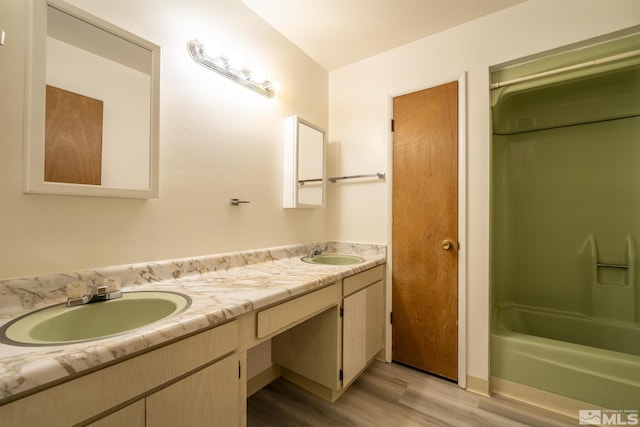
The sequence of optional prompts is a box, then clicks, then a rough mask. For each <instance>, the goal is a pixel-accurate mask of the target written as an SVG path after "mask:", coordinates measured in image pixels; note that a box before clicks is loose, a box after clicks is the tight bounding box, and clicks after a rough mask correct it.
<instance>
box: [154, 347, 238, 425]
mask: <svg viewBox="0 0 640 427" xmlns="http://www.w3.org/2000/svg"><path fill="white" fill-rule="evenodd" d="M239 366H240V359H239V356H238V354H232V355H231V356H228V357H226V358H225V359H223V360H221V361H219V362H217V363H215V364H213V365H210V366H208V367H206V368H204V369H202V370H200V371H198V372H196V373H194V374H192V375H190V376H188V377H186V378H185V379H182V380H180V381H178V382H176V383H174V384H172V385H170V386H168V387H166V388H164V389H162V390H160V391H158V392H157V393H154V394H152V395H151V396H149V397H147V399H146V405H147V410H146V414H147V423H146V425H147V427H165V426H166V427H174V426H212V427H214V426H223V427H227V426H239V425H240V419H241V415H240V414H241V408H240V400H239V398H238V396H239V395H240V390H241V387H240V381H241V379H240V371H239Z"/></svg>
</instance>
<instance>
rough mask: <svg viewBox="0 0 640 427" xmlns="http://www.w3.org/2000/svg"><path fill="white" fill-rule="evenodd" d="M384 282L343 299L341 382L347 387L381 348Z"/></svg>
mask: <svg viewBox="0 0 640 427" xmlns="http://www.w3.org/2000/svg"><path fill="white" fill-rule="evenodd" d="M382 283H383V282H377V283H374V284H373V285H371V286H369V287H368V288H365V289H363V290H361V291H359V292H356V293H355V294H353V295H350V296H348V297H346V298H345V299H344V301H343V309H344V317H343V320H342V322H343V323H342V337H343V344H342V372H343V380H342V384H343V385H344V386H347V385H348V384H349V383H350V382H351V381H353V380H354V379H355V378H356V376H357V375H358V374H359V373H360V372H361V371H362V370H363V369H364V368H365V367H366V366H367V364H368V363H369V362H370V361H371V360H372V359H373V357H374V356H375V355H376V353H378V351H379V350H380V349H381V348H382V338H383V333H384V324H383V319H384V315H383V311H384V307H383V302H384V295H383V289H384V288H383V286H382Z"/></svg>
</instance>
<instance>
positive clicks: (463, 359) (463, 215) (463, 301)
mask: <svg viewBox="0 0 640 427" xmlns="http://www.w3.org/2000/svg"><path fill="white" fill-rule="evenodd" d="M467 212H468V211H467V73H466V71H465V72H463V73H462V74H461V75H460V76H459V77H458V242H460V248H459V249H458V385H459V386H460V387H462V388H467V243H468V240H467Z"/></svg>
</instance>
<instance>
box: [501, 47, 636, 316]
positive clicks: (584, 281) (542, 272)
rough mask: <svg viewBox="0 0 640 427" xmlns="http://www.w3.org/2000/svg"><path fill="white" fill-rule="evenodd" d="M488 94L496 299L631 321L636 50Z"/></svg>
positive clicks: (633, 301)
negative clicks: (607, 61) (620, 58)
mask: <svg viewBox="0 0 640 427" xmlns="http://www.w3.org/2000/svg"><path fill="white" fill-rule="evenodd" d="M629 40H630V41H631V43H630V44H631V46H634V45H635V46H636V49H637V48H640V39H638V37H635V38H631V39H628V40H627V41H626V43H627V44H629ZM555 61H556V62H558V59H557V58H556V59H555ZM492 96H493V101H492V102H493V105H492V115H493V116H492V119H493V133H494V134H493V144H492V165H491V167H492V222H491V224H492V242H491V248H492V252H491V260H492V271H491V281H492V298H493V303H494V304H503V303H504V304H507V303H511V304H522V305H526V306H536V307H544V308H547V309H552V310H560V311H562V312H571V313H578V314H582V315H586V316H591V317H597V318H604V319H608V320H616V321H618V320H620V321H631V322H640V286H639V285H638V274H637V272H636V271H637V268H638V267H640V264H638V260H637V259H636V253H637V252H638V251H639V250H640V249H639V248H638V245H639V244H640V57H635V58H634V59H628V60H623V61H616V62H614V63H611V64H606V65H602V66H596V67H591V68H589V69H588V70H582V71H576V72H571V73H565V74H563V75H562V76H559V77H558V76H556V77H550V78H543V79H538V80H535V81H530V82H526V83H518V84H515V85H511V86H508V87H504V88H501V89H498V90H494V91H493V92H492Z"/></svg>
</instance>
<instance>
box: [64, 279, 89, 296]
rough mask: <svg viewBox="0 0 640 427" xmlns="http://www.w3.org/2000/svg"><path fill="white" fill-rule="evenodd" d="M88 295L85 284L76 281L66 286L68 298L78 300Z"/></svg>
mask: <svg viewBox="0 0 640 427" xmlns="http://www.w3.org/2000/svg"><path fill="white" fill-rule="evenodd" d="M87 293H88V289H87V282H83V281H76V282H71V283H69V284H67V296H68V297H69V298H80V297H83V296H85V295H86V294H87Z"/></svg>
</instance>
